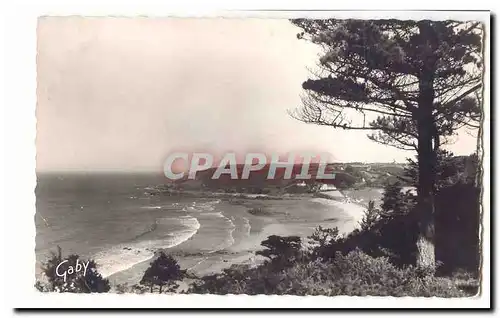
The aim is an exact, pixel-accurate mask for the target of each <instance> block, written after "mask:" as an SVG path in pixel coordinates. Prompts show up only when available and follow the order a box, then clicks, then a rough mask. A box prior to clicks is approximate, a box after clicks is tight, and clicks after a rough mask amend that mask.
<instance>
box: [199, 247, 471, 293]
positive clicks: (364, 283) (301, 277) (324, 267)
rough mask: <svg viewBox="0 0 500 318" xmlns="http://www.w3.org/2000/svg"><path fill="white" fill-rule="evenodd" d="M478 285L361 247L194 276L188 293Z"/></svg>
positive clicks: (444, 289)
mask: <svg viewBox="0 0 500 318" xmlns="http://www.w3.org/2000/svg"><path fill="white" fill-rule="evenodd" d="M476 291H477V289H476V290H475V291H473V292H471V291H470V290H469V291H468V292H466V291H464V290H461V289H460V288H459V285H458V284H457V283H456V282H455V281H453V280H452V279H448V278H436V277H432V276H425V275H423V273H422V272H420V271H419V270H418V269H416V268H414V267H411V266H410V267H406V268H397V267H396V266H394V265H393V264H391V263H390V262H389V260H388V259H387V258H385V257H379V258H373V257H371V256H369V255H367V254H365V253H363V252H361V251H360V250H355V251H352V252H350V253H348V254H346V255H342V254H341V253H337V254H336V256H335V257H334V258H333V259H332V260H330V261H328V262H322V261H320V260H315V261H298V262H296V263H294V264H293V265H292V266H290V267H287V268H284V269H283V270H281V271H279V272H276V271H274V270H272V269H271V268H270V266H269V264H264V265H261V266H259V267H257V268H249V267H248V266H233V267H231V268H230V269H226V270H225V271H224V272H223V273H221V274H216V275H210V276H206V277H203V278H201V280H200V281H197V282H194V283H193V284H192V285H191V286H190V289H189V292H190V293H211V294H222V295H225V294H249V295H255V294H277V295H301V296H303V295H325V296H336V295H349V296H366V295H372V296H375V295H376V296H425V297H429V296H437V297H463V296H467V295H472V294H474V293H475V292H476Z"/></svg>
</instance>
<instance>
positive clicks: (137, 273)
mask: <svg viewBox="0 0 500 318" xmlns="http://www.w3.org/2000/svg"><path fill="white" fill-rule="evenodd" d="M252 208H258V209H260V211H264V212H263V213H262V214H263V215H257V216H255V215H251V214H249V212H248V211H249V210H250V209H252ZM216 210H221V211H231V214H233V215H245V218H246V217H249V218H251V220H252V222H251V224H252V228H251V229H249V232H248V233H246V234H245V235H243V234H242V233H238V231H234V232H233V237H234V242H233V244H231V245H230V246H228V247H227V248H224V249H221V250H218V251H214V252H211V253H191V252H190V251H191V250H192V247H193V246H195V245H197V244H198V242H197V240H199V239H200V238H202V235H201V234H202V233H201V232H200V233H198V234H200V235H198V236H197V235H194V236H193V237H192V238H191V239H190V240H188V241H186V242H185V243H182V244H180V245H178V246H175V247H173V248H169V249H166V250H165V252H166V253H169V254H170V255H172V256H174V257H175V258H176V259H177V260H178V262H179V265H180V266H181V268H183V269H187V270H188V272H191V273H193V274H195V275H197V276H204V275H210V274H214V273H218V272H221V271H222V270H224V269H225V268H229V267H231V266H232V265H234V264H238V265H241V264H246V265H251V266H252V265H258V264H259V263H260V262H262V261H263V258H262V257H260V256H256V255H255V252H256V251H258V250H261V249H262V248H263V247H262V246H261V242H262V241H263V240H265V239H266V238H267V237H268V236H270V235H280V236H289V235H298V236H301V237H303V238H306V237H307V236H309V235H311V234H312V233H313V231H314V229H315V228H316V227H317V226H319V225H321V226H323V227H337V228H338V229H339V232H340V233H342V234H347V233H350V232H351V231H353V230H354V229H356V228H357V227H358V226H359V222H360V221H361V219H362V217H363V215H364V211H365V207H364V206H362V205H360V204H357V203H354V202H351V201H350V200H349V199H347V198H346V199H344V200H338V199H335V200H333V199H325V198H313V197H311V196H305V197H301V198H290V199H284V200H259V199H252V198H249V199H240V200H238V202H237V204H235V203H234V202H231V203H230V202H227V201H221V202H220V203H219V204H218V205H217V206H216ZM223 213H224V214H228V212H223ZM202 230H203V227H202V228H201V229H200V231H202ZM150 262H151V259H149V260H147V261H143V262H141V263H139V264H136V265H134V266H133V267H132V268H130V269H128V270H125V271H121V272H119V273H116V274H113V275H111V276H109V277H108V278H109V279H110V281H111V282H112V283H113V284H115V285H116V284H123V283H126V284H130V285H133V284H136V283H138V282H139V281H140V279H141V278H142V275H143V273H144V271H145V270H146V269H147V268H148V266H149V263H150Z"/></svg>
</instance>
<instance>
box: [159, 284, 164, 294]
mask: <svg viewBox="0 0 500 318" xmlns="http://www.w3.org/2000/svg"><path fill="white" fill-rule="evenodd" d="M162 288H163V285H160V292H159V294H161V290H162Z"/></svg>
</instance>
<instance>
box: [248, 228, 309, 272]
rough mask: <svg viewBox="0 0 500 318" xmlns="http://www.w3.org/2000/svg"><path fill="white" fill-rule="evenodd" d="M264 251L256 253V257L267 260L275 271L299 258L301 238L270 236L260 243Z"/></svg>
mask: <svg viewBox="0 0 500 318" xmlns="http://www.w3.org/2000/svg"><path fill="white" fill-rule="evenodd" d="M261 245H262V246H264V247H266V249H264V250H262V251H257V252H256V254H257V255H261V256H264V257H266V258H268V259H269V260H270V262H271V264H272V266H273V268H274V269H276V270H281V269H282V268H285V267H287V266H290V265H291V264H293V262H295V261H296V260H297V259H298V258H299V257H300V249H301V238H300V237H299V236H278V235H271V236H269V237H268V238H267V239H266V240H264V241H262V243H261Z"/></svg>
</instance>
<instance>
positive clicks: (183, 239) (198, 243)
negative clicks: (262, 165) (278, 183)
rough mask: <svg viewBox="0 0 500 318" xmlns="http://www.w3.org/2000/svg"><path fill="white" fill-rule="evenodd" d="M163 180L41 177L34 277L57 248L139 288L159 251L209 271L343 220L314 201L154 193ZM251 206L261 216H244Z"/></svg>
mask: <svg viewBox="0 0 500 318" xmlns="http://www.w3.org/2000/svg"><path fill="white" fill-rule="evenodd" d="M163 183H165V178H164V176H163V175H157V174H149V173H142V174H140V173H135V174H127V173H43V174H40V173H39V174H38V175H37V187H36V191H35V192H36V214H35V225H36V249H35V252H36V262H37V264H36V276H37V278H39V277H41V276H42V274H41V267H42V264H43V263H44V262H45V261H46V260H47V259H48V258H49V257H50V255H51V253H54V252H56V251H57V248H58V247H60V248H61V250H62V253H63V255H70V254H77V255H78V256H79V257H80V258H83V259H93V260H95V262H96V263H97V264H98V270H99V272H100V273H101V274H102V275H103V276H104V277H108V278H109V279H110V280H111V281H113V282H117V283H123V282H126V283H137V282H138V281H139V280H140V278H141V274H142V273H143V272H144V270H145V268H147V266H148V264H149V262H150V260H151V259H152V258H153V257H154V255H155V253H156V252H158V251H160V250H163V251H166V252H168V253H169V254H171V255H173V256H174V257H175V258H176V259H178V260H179V261H180V264H181V267H182V268H185V269H190V270H193V271H194V272H197V273H201V274H209V273H212V272H217V271H218V270H221V268H223V267H224V266H227V264H230V263H235V262H237V263H250V264H251V263H252V262H257V260H256V259H255V258H254V256H252V255H253V253H252V252H253V251H255V250H256V249H258V247H259V245H260V242H261V241H262V240H264V239H265V238H266V237H267V236H269V235H272V234H276V235H299V236H303V237H305V236H307V235H310V234H312V232H313V231H314V229H315V228H316V227H317V226H318V225H322V226H335V225H336V224H337V223H339V222H342V220H344V219H345V220H347V217H348V215H347V214H346V213H345V211H342V209H338V211H336V210H334V211H333V212H332V206H331V205H325V204H320V203H318V202H315V201H314V200H294V199H293V198H292V199H286V200H247V201H245V202H238V200H232V202H231V201H228V200H225V199H218V198H214V197H213V196H210V197H203V196H201V195H200V197H193V196H190V197H182V196H178V195H177V196H170V195H165V194H163V195H162V194H159V195H152V191H151V190H154V188H155V186H157V185H161V184H163ZM376 193H379V192H376ZM249 204H250V206H249ZM252 205H253V207H262V211H265V213H262V214H252V213H249V209H250V208H251V207H252Z"/></svg>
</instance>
